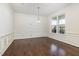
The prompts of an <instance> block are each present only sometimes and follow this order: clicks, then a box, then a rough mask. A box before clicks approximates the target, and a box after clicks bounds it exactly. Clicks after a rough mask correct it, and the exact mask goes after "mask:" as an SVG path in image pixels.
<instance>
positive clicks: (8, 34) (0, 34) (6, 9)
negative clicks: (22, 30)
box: [0, 3, 14, 55]
mask: <svg viewBox="0 0 79 59" xmlns="http://www.w3.org/2000/svg"><path fill="white" fill-rule="evenodd" d="M13 15H14V14H13V10H12V8H11V7H10V5H9V4H7V3H0V55H2V54H3V53H4V52H5V50H6V49H7V48H8V46H9V45H10V44H11V43H12V42H13V22H14V21H13Z"/></svg>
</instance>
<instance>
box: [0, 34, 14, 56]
mask: <svg viewBox="0 0 79 59" xmlns="http://www.w3.org/2000/svg"><path fill="white" fill-rule="evenodd" d="M13 37H14V33H10V34H7V35H5V36H2V37H0V55H2V54H3V53H4V52H5V51H6V49H7V48H8V47H9V45H10V44H11V43H12V42H13V40H14V38H13Z"/></svg>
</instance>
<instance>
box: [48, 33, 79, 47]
mask: <svg viewBox="0 0 79 59" xmlns="http://www.w3.org/2000/svg"><path fill="white" fill-rule="evenodd" d="M48 37H49V38H52V39H56V40H58V41H61V42H65V43H67V44H70V45H73V46H76V47H79V35H75V34H53V33H50V34H49V36H48Z"/></svg>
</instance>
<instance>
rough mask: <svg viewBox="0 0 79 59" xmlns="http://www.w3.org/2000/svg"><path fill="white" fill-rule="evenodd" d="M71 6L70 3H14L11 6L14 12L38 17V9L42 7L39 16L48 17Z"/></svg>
mask: <svg viewBox="0 0 79 59" xmlns="http://www.w3.org/2000/svg"><path fill="white" fill-rule="evenodd" d="M68 5H70V4H68V3H13V4H11V6H12V7H13V9H14V11H16V12H21V13H26V14H34V15H37V7H38V6H39V7H40V10H39V14H40V15H41V16H47V15H49V14H51V13H53V12H55V11H57V10H59V9H61V8H64V7H66V6H68Z"/></svg>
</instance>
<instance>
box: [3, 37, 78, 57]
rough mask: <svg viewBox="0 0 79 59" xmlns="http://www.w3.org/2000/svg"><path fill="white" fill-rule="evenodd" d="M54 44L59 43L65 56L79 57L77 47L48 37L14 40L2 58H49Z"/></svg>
mask: <svg viewBox="0 0 79 59" xmlns="http://www.w3.org/2000/svg"><path fill="white" fill-rule="evenodd" d="M54 42H58V43H59V45H58V46H59V47H61V48H63V49H64V50H65V52H66V56H79V48H78V47H75V46H72V45H69V44H66V43H63V42H60V41H57V40H54V39H51V38H48V37H40V38H29V39H20V40H14V41H13V43H12V44H11V45H10V46H9V48H8V49H7V50H6V51H5V53H4V54H3V56H50V53H49V52H50V45H51V44H52V43H54Z"/></svg>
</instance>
